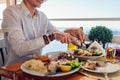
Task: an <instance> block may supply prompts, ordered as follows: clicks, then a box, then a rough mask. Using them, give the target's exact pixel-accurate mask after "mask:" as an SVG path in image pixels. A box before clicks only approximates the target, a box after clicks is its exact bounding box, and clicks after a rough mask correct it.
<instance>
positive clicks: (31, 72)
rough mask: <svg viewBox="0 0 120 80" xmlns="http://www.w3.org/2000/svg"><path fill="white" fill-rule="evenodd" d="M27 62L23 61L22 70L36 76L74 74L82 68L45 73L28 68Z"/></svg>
mask: <svg viewBox="0 0 120 80" xmlns="http://www.w3.org/2000/svg"><path fill="white" fill-rule="evenodd" d="M24 66H25V64H24V63H23V64H22V65H21V70H22V71H23V72H25V73H27V74H30V75H34V76H49V77H57V76H64V75H69V74H72V73H75V72H77V71H79V69H80V68H76V69H74V70H71V71H69V72H57V73H56V74H50V75H49V74H43V73H40V72H38V71H34V70H29V69H26V68H25V67H24Z"/></svg>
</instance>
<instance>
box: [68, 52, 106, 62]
mask: <svg viewBox="0 0 120 80" xmlns="http://www.w3.org/2000/svg"><path fill="white" fill-rule="evenodd" d="M68 52H69V53H71V54H73V51H72V50H69V51H68ZM102 56H104V53H103V54H102V55H100V56H79V55H74V57H77V58H79V59H81V60H87V59H90V60H95V59H97V58H99V57H102Z"/></svg>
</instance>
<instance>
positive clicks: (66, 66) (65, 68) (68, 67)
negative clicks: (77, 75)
mask: <svg viewBox="0 0 120 80" xmlns="http://www.w3.org/2000/svg"><path fill="white" fill-rule="evenodd" d="M59 69H60V70H61V71H63V72H68V71H70V70H71V69H72V67H71V66H68V65H60V66H59Z"/></svg>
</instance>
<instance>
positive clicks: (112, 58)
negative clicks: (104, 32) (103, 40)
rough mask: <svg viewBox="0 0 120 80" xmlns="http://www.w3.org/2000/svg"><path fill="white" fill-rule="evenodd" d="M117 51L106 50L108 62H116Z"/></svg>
mask: <svg viewBox="0 0 120 80" xmlns="http://www.w3.org/2000/svg"><path fill="white" fill-rule="evenodd" d="M115 54H116V49H115V48H112V47H107V48H106V61H110V62H114V61H115Z"/></svg>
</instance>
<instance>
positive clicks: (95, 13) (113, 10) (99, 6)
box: [0, 0, 120, 28]
mask: <svg viewBox="0 0 120 80" xmlns="http://www.w3.org/2000/svg"><path fill="white" fill-rule="evenodd" d="M4 7H5V5H3V4H0V9H1V10H4ZM119 8H120V0H47V1H46V2H44V3H43V4H42V6H41V7H40V8H38V9H39V10H41V11H43V12H44V13H45V14H46V15H47V17H48V18H109V17H113V18H120V10H119ZM1 14H2V11H1V12H0V18H2V15H1ZM51 23H52V24H53V25H55V26H57V27H61V26H62V27H63V26H64V27H79V26H83V27H94V26H96V25H103V26H107V27H110V28H112V27H114V28H120V21H62V22H61V21H51Z"/></svg>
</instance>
